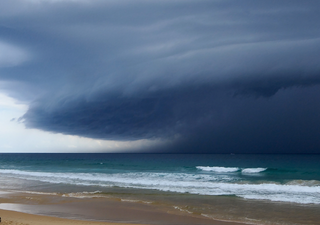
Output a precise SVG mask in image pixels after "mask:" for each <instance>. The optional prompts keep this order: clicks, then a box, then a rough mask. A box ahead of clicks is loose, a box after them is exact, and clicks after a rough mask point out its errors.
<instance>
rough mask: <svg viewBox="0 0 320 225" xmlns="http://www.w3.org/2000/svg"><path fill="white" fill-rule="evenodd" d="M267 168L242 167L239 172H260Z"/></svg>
mask: <svg viewBox="0 0 320 225" xmlns="http://www.w3.org/2000/svg"><path fill="white" fill-rule="evenodd" d="M267 169H268V168H246V169H242V170H241V172H242V173H260V172H263V171H266V170H267Z"/></svg>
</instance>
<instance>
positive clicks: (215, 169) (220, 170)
mask: <svg viewBox="0 0 320 225" xmlns="http://www.w3.org/2000/svg"><path fill="white" fill-rule="evenodd" d="M196 168H197V169H199V170H203V171H208V172H216V173H232V172H237V171H238V170H239V168H238V167H220V166H197V167H196Z"/></svg>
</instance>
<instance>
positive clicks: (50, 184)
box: [0, 154, 320, 225]
mask: <svg viewBox="0 0 320 225" xmlns="http://www.w3.org/2000/svg"><path fill="white" fill-rule="evenodd" d="M319 161H320V156H319V155H172V154H171V155H161V154H160V155H157V154H154V155H153V154H150V155H148V154H0V183H1V189H2V190H3V191H5V190H9V191H10V190H12V191H15V192H16V191H17V192H22V193H26V194H27V195H29V194H30V195H38V194H41V195H50V196H56V197H58V198H61V197H62V198H65V197H72V198H78V199H80V198H90V199H96V198H104V199H106V201H107V199H109V200H110V199H115V201H116V202H133V203H138V204H144V205H153V206H154V205H159V204H160V205H164V206H165V207H169V208H171V209H172V210H175V211H178V212H183V213H187V214H190V213H191V214H194V215H201V216H203V217H207V218H212V219H219V220H233V221H242V222H246V223H251V222H252V223H253V224H282V225H283V224H290V225H291V224H304V225H305V224H317V221H320V216H319V213H318V212H319V208H320V165H319ZM109 200H108V201H109ZM292 212H294V214H293V213H292Z"/></svg>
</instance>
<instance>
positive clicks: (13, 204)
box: [0, 192, 241, 225]
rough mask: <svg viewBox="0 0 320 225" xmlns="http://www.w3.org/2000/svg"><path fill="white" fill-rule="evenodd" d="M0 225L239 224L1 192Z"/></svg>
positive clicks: (109, 202) (149, 208)
mask: <svg viewBox="0 0 320 225" xmlns="http://www.w3.org/2000/svg"><path fill="white" fill-rule="evenodd" d="M0 217H1V219H2V222H1V224H11V225H44V224H45V225H51V224H52V225H53V224H59V225H71V224H79V225H81V224H87V225H111V224H112V225H124V224H159V225H161V224H166V225H180V224H181V225H194V224H197V225H240V224H241V223H235V222H224V221H216V220H213V219H208V218H204V217H203V216H200V215H193V214H188V213H185V212H177V211H174V210H172V209H170V208H168V207H165V206H159V205H148V204H141V203H139V202H122V201H120V200H118V199H102V198H89V199H81V198H71V197H67V198H66V197H63V196H52V195H42V194H41V195H40V194H30V193H28V194H26V193H19V192H18V193H14V192H10V193H9V192H8V193H3V194H2V195H1V196H0Z"/></svg>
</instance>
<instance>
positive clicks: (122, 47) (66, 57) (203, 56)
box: [0, 0, 320, 153]
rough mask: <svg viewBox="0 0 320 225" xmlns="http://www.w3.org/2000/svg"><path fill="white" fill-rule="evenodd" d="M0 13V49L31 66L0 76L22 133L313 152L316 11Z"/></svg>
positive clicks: (260, 7) (148, 6) (224, 6)
mask: <svg viewBox="0 0 320 225" xmlns="http://www.w3.org/2000/svg"><path fill="white" fill-rule="evenodd" d="M1 4H2V5H3V7H0V8H1V10H2V11H3V14H1V16H0V21H1V23H0V24H1V25H0V34H1V35H0V44H1V43H10V46H15V45H16V48H18V46H19V48H21V49H22V48H23V51H24V53H25V54H26V55H32V58H30V59H29V61H23V62H21V63H17V64H16V65H15V66H11V67H10V68H8V67H3V68H0V80H2V81H3V82H7V83H9V84H10V88H9V86H6V87H5V88H4V90H5V91H6V92H7V93H8V94H10V95H11V96H13V97H15V98H16V99H19V100H23V101H26V102H28V104H29V109H28V111H27V112H26V114H25V115H24V116H23V117H22V118H21V121H23V122H24V123H25V125H26V126H27V127H29V128H36V129H41V130H45V131H50V132H54V133H63V134H72V135H78V136H83V137H89V138H95V139H105V140H119V141H128V140H130V141H132V140H141V139H144V140H157V143H160V142H162V143H163V144H159V145H158V146H154V148H149V149H145V151H151V152H152V151H155V152H188V153H195V152H206V153H211V152H212V153H230V152H237V153H268V152H270V153H281V152H286V153H316V152H319V149H320V142H319V140H320V137H319V135H320V129H319V127H320V126H319V125H320V120H319V117H318V115H320V114H319V113H320V112H319V110H320V103H319V102H320V101H319V97H318V96H320V95H319V94H320V93H319V92H320V86H319V84H320V38H319V37H320V35H319V34H320V23H319V22H320V14H319V12H318V11H317V8H319V6H320V3H318V2H317V1H307V3H302V2H301V1H281V2H273V3H271V2H255V1H241V3H240V2H238V1H152V2H150V1H135V2H132V1H116V2H114V1H98V0H97V1H90V2H88V1H67V2H64V1H18V0H15V1H12V2H11V1H10V3H1ZM17 5H18V6H17ZM0 47H1V45H0ZM0 60H1V58H0ZM0 65H1V61H0Z"/></svg>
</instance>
